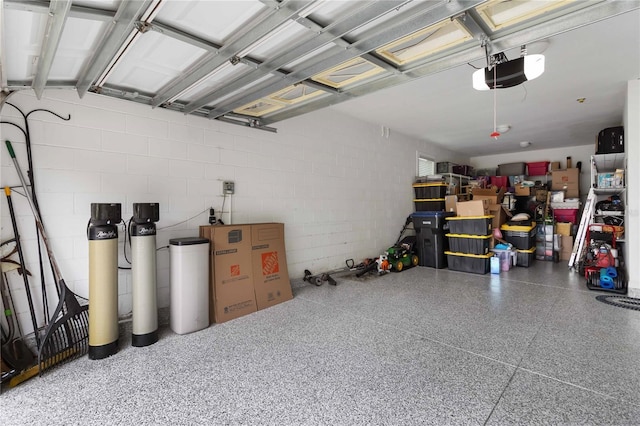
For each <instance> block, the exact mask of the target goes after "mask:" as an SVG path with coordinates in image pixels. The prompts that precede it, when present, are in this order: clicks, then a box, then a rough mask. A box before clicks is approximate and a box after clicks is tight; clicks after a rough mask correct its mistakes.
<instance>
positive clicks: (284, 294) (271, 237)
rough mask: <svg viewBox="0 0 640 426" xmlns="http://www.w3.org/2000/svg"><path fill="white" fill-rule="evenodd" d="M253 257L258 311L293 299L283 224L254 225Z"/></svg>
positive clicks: (252, 235)
mask: <svg viewBox="0 0 640 426" xmlns="http://www.w3.org/2000/svg"><path fill="white" fill-rule="evenodd" d="M251 257H252V263H253V279H254V281H253V286H254V289H255V294H256V303H257V305H258V310H260V309H265V308H268V307H269V306H273V305H277V304H278V303H282V302H285V301H287V300H291V299H293V293H292V292H291V282H290V281H289V272H288V270H287V253H286V251H285V247H284V224H283V223H260V224H254V225H251Z"/></svg>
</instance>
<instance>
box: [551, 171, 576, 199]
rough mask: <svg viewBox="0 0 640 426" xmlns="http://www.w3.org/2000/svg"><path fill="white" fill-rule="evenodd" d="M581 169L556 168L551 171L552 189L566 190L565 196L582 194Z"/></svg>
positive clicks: (570, 196) (572, 196) (573, 196)
mask: <svg viewBox="0 0 640 426" xmlns="http://www.w3.org/2000/svg"><path fill="white" fill-rule="evenodd" d="M579 188H580V171H579V170H578V169H575V168H574V169H566V170H554V171H552V172H551V189H552V190H554V191H565V195H566V196H565V198H578V197H579V196H580V190H579Z"/></svg>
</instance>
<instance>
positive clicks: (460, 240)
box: [446, 234, 491, 254]
mask: <svg viewBox="0 0 640 426" xmlns="http://www.w3.org/2000/svg"><path fill="white" fill-rule="evenodd" d="M446 236H447V238H448V239H449V250H451V251H452V252H457V253H468V254H487V253H489V241H490V240H491V235H464V234H447V235H446Z"/></svg>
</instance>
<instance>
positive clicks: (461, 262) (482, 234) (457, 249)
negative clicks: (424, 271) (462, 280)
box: [445, 200, 493, 274]
mask: <svg viewBox="0 0 640 426" xmlns="http://www.w3.org/2000/svg"><path fill="white" fill-rule="evenodd" d="M456 209H457V213H458V216H455V217H447V218H446V220H447V223H448V225H449V233H448V234H446V236H447V239H448V242H449V248H450V251H446V252H445V254H446V255H447V263H448V265H449V269H451V270H454V271H460V272H472V273H476V274H486V273H488V272H489V266H490V265H489V260H490V258H491V256H492V253H491V252H490V251H489V244H490V241H491V236H492V233H491V223H492V218H493V216H491V215H489V202H488V200H474V201H464V202H458V203H457V205H456Z"/></svg>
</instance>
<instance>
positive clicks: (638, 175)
mask: <svg viewBox="0 0 640 426" xmlns="http://www.w3.org/2000/svg"><path fill="white" fill-rule="evenodd" d="M624 133H625V135H624V136H625V141H624V145H625V150H626V152H627V219H626V224H625V225H626V233H625V234H626V235H625V236H626V241H627V243H626V244H627V246H626V251H627V252H626V259H627V270H628V276H629V296H631V297H636V298H640V270H639V269H638V267H637V264H636V263H635V262H637V261H638V259H639V258H640V80H631V81H629V82H628V84H627V102H626V104H625V115H624Z"/></svg>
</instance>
